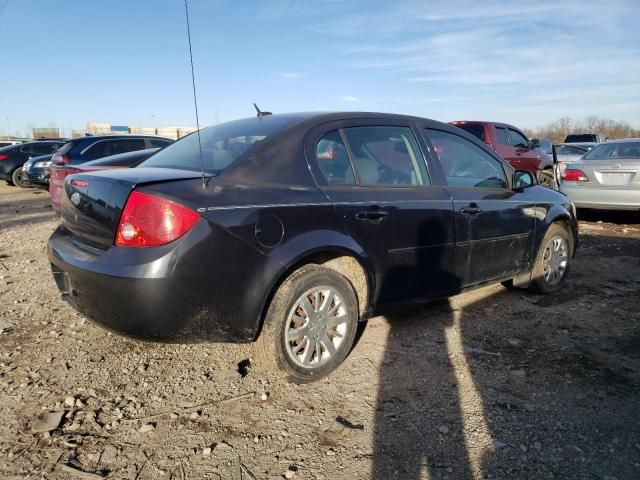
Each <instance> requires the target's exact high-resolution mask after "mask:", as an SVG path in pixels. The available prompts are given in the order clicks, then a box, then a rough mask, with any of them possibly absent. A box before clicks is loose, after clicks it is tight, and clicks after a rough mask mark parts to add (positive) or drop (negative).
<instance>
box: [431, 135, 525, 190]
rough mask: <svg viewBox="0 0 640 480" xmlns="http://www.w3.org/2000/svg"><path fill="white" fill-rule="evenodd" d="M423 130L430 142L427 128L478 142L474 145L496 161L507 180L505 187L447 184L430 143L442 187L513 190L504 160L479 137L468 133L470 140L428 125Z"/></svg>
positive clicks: (440, 164) (437, 157) (438, 158)
mask: <svg viewBox="0 0 640 480" xmlns="http://www.w3.org/2000/svg"><path fill="white" fill-rule="evenodd" d="M423 130H425V132H426V133H425V135H426V139H427V140H428V141H429V143H431V137H429V132H428V130H436V131H439V132H443V133H448V134H450V135H455V136H457V137H460V138H462V139H464V140H467V141H470V142H471V143H474V141H476V142H478V143H479V144H480V145H476V146H477V147H478V148H480V150H482V151H483V152H485V153H487V154H488V155H489V156H490V157H491V158H493V159H494V160H495V161H496V162H498V165H500V168H502V173H504V176H505V178H506V180H507V186H506V188H499V187H489V188H486V187H460V186H456V185H449V182H448V181H447V176H446V175H445V173H444V170H443V168H442V163H441V162H440V157H439V156H438V153H437V152H436V151H435V148H433V144H431V147H432V148H433V155H434V157H435V161H437V162H438V166H439V168H440V171H441V172H442V178H443V181H444V184H443V186H444V187H450V188H465V189H466V188H468V189H473V190H474V191H477V190H481V191H483V192H484V191H489V190H496V191H500V192H505V191H513V185H512V184H511V182H512V178H511V175H510V174H509V170H508V169H507V168H506V165H505V163H506V161H505V160H503V159H502V158H498V157H497V153H495V152H492V151H490V150H489V148H488V147H487V146H486V144H484V143H482V142H481V141H480V140H479V139H477V138H476V137H474V136H473V135H471V134H469V135H470V136H472V137H473V138H474V141H471V140H469V139H467V138H464V137H463V136H461V135H458V134H457V133H454V132H450V131H447V130H443V129H441V128H433V127H429V126H426V127H424V129H423Z"/></svg>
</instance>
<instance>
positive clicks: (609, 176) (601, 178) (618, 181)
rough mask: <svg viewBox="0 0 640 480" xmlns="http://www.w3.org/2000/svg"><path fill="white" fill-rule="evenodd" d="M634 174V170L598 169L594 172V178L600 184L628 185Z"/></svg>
mask: <svg viewBox="0 0 640 480" xmlns="http://www.w3.org/2000/svg"><path fill="white" fill-rule="evenodd" d="M635 175H636V172H619V171H616V172H609V171H604V172H603V171H599V172H596V179H597V180H598V183H601V184H602V185H629V184H630V183H631V182H632V180H633V178H634V177H635Z"/></svg>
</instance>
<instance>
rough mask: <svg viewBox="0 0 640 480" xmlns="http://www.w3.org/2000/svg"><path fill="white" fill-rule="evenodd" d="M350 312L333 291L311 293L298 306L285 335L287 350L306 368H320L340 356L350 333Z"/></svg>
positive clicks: (292, 311)
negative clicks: (345, 339)
mask: <svg viewBox="0 0 640 480" xmlns="http://www.w3.org/2000/svg"><path fill="white" fill-rule="evenodd" d="M347 319H348V315H347V308H346V305H345V302H344V299H343V298H342V296H341V295H340V293H339V292H338V291H337V290H336V289H335V288H333V287H328V286H320V287H314V288H311V289H309V290H307V291H306V292H305V293H304V294H302V295H301V296H300V298H298V299H297V300H296V302H295V303H294V305H293V307H292V308H291V311H290V312H289V315H288V318H287V323H286V327H285V331H284V341H285V350H286V352H287V355H288V356H289V357H290V358H291V360H293V362H294V363H295V364H296V365H298V366H300V367H303V368H317V367H319V366H322V365H324V364H325V363H327V362H328V361H329V360H330V359H331V358H332V357H334V356H335V355H336V353H337V352H338V350H339V349H340V348H341V347H342V345H343V343H344V338H345V335H346V333H347Z"/></svg>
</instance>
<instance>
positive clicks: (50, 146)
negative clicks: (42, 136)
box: [33, 142, 58, 155]
mask: <svg viewBox="0 0 640 480" xmlns="http://www.w3.org/2000/svg"><path fill="white" fill-rule="evenodd" d="M56 150H58V144H57V143H46V142H42V143H41V144H35V145H34V146H33V153H37V154H39V155H46V154H47V153H53V152H55V151H56Z"/></svg>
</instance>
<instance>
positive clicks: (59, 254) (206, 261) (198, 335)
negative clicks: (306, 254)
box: [48, 221, 263, 342]
mask: <svg viewBox="0 0 640 480" xmlns="http://www.w3.org/2000/svg"><path fill="white" fill-rule="evenodd" d="M210 235H211V229H210V228H209V226H208V224H207V222H206V221H201V222H199V223H198V224H197V225H196V227H195V228H194V229H193V230H192V231H191V232H189V233H188V234H187V235H185V237H182V238H181V239H178V240H176V241H175V242H172V243H170V244H167V245H163V246H161V247H152V248H122V247H111V248H110V249H108V250H106V251H101V250H97V249H93V248H91V247H88V246H85V245H83V244H80V243H79V242H78V241H77V240H76V239H74V238H72V236H71V234H70V233H69V232H68V230H66V229H65V228H64V227H63V226H61V227H59V228H58V229H57V230H56V231H55V232H54V233H53V234H52V236H51V237H50V239H49V242H48V255H49V260H50V262H51V269H52V272H53V276H54V279H55V282H56V285H57V286H58V289H59V290H60V293H61V295H62V297H63V298H64V299H65V300H66V301H67V302H68V303H69V304H71V306H73V307H74V308H75V309H76V310H78V311H79V312H81V313H82V314H83V315H85V316H87V317H88V318H90V319H91V320H93V321H94V322H96V323H98V324H99V325H101V326H103V327H105V328H106V329H108V330H111V331H114V332H116V333H118V334H122V335H125V336H128V337H132V338H137V339H142V340H150V341H161V342H200V341H221V342H248V341H252V340H254V339H255V337H256V335H257V329H258V326H259V318H260V310H261V307H260V306H259V301H258V300H257V297H256V298H253V297H252V292H251V291H248V292H247V291H246V290H245V289H243V288H241V287H242V283H243V282H242V278H239V279H235V278H230V277H229V275H225V272H218V275H216V272H215V267H214V264H215V263H219V262H220V259H219V256H218V255H214V256H212V255H208V254H207V252H206V251H205V250H203V248H206V249H207V250H208V249H209V248H208V247H210V246H211V243H210V240H211V239H210V238H208V237H209V236H210ZM249 257H250V255H249ZM246 260H247V263H246V265H245V266H246V268H251V267H250V266H251V265H252V264H253V265H254V266H256V265H258V266H259V267H261V266H263V265H260V261H259V259H257V258H247V259H246ZM226 264H229V262H228V261H227V262H226ZM241 274H242V273H241ZM244 283H245V286H246V287H248V288H251V285H250V282H249V281H246V282H244Z"/></svg>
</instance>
